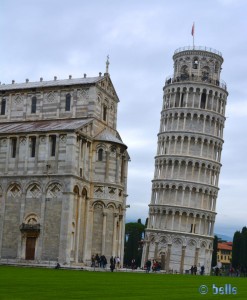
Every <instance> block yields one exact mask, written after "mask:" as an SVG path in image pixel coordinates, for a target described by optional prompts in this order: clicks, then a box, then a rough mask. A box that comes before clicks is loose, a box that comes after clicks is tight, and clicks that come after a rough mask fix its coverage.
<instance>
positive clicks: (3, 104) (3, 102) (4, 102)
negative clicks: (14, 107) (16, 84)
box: [1, 99, 6, 115]
mask: <svg viewBox="0 0 247 300" xmlns="http://www.w3.org/2000/svg"><path fill="white" fill-rule="evenodd" d="M5 112H6V99H3V100H2V103H1V115H5Z"/></svg>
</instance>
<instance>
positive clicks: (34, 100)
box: [31, 96, 37, 114]
mask: <svg viewBox="0 0 247 300" xmlns="http://www.w3.org/2000/svg"><path fill="white" fill-rule="evenodd" d="M36 105H37V98H36V97H35V96H34V97H32V104H31V114H35V113H36Z"/></svg>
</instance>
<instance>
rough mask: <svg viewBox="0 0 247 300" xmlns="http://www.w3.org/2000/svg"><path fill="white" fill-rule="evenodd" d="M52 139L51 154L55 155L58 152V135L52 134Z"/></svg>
mask: <svg viewBox="0 0 247 300" xmlns="http://www.w3.org/2000/svg"><path fill="white" fill-rule="evenodd" d="M50 139H51V156H55V154H56V136H55V135H51V136H50Z"/></svg>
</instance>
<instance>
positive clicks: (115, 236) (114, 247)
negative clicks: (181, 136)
mask: <svg viewBox="0 0 247 300" xmlns="http://www.w3.org/2000/svg"><path fill="white" fill-rule="evenodd" d="M117 222H118V214H117V213H114V221H113V224H114V225H113V241H112V255H113V257H115V256H117V242H118V241H117Z"/></svg>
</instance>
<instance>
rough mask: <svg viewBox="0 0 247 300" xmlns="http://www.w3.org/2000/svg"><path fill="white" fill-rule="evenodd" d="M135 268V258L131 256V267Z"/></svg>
mask: <svg viewBox="0 0 247 300" xmlns="http://www.w3.org/2000/svg"><path fill="white" fill-rule="evenodd" d="M135 268H136V260H135V259H134V258H132V260H131V269H132V270H134V269H135Z"/></svg>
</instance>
